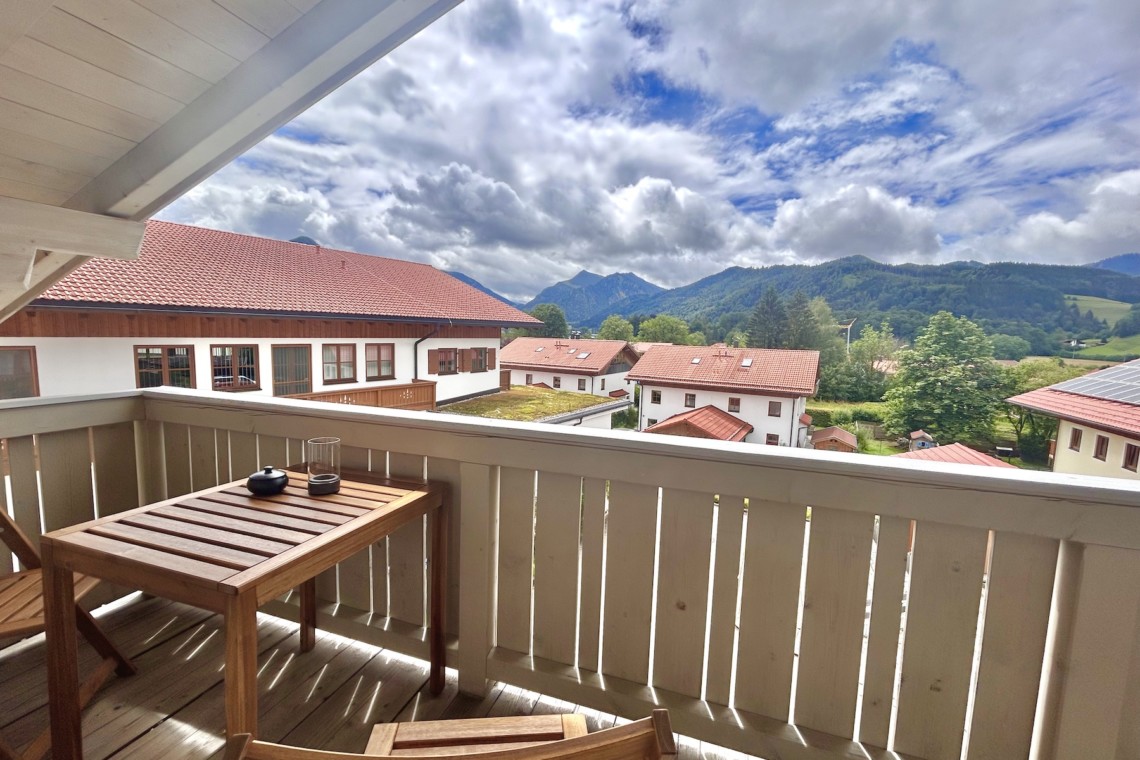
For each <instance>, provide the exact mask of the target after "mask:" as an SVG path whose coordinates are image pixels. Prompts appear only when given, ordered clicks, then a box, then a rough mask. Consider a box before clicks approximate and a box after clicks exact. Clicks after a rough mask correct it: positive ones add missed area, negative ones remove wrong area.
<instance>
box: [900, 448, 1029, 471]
mask: <svg viewBox="0 0 1140 760" xmlns="http://www.w3.org/2000/svg"><path fill="white" fill-rule="evenodd" d="M893 456H896V457H900V458H903V459H922V460H925V461H927V462H951V463H954V464H978V465H982V466H983V467H1013V469H1015V470H1016V469H1017V468H1016V467H1014V466H1013V465H1012V464H1010V463H1009V462H1003V461H1002V460H1000V459H998V458H997V457H991V456H990V455H989V454H983V453H982V452H980V451H975V450H974V449H971V448H970V447H969V446H963V445H962V444H960V443H951V444H947V445H946V446H934V447H932V448H929V449H917V450H916V451H904V452H903V453H901V454H894V455H893Z"/></svg>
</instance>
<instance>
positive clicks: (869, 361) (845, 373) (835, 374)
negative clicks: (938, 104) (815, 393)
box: [819, 322, 896, 401]
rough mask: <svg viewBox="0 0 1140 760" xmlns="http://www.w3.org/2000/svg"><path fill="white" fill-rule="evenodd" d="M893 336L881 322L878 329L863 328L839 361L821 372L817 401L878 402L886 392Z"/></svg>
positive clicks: (893, 343)
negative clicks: (848, 350)
mask: <svg viewBox="0 0 1140 760" xmlns="http://www.w3.org/2000/svg"><path fill="white" fill-rule="evenodd" d="M895 349H896V341H895V336H894V334H893V333H892V332H891V326H890V325H889V324H888V323H886V322H884V323H883V324H882V325H881V326H880V327H879V329H877V330H876V329H875V328H874V327H872V326H871V325H865V326H864V327H863V330H862V332H861V333H860V335H859V338H858V340H856V341H854V342H853V343H852V344H851V351H850V352H849V353H847V354H846V355H845V356H844V357H843V360H842V361H839V362H835V363H834V364H829V365H824V366H823V367H822V368H821V369H820V378H819V395H820V398H825V399H834V400H836V401H879V400H881V399H882V398H883V394H884V393H886V391H887V385H888V381H889V379H890V376H889V375H888V373H887V369H888V367H889V363H890V362H891V361H892V360H893V359H894V355H895Z"/></svg>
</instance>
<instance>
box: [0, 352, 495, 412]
mask: <svg viewBox="0 0 1140 760" xmlns="http://www.w3.org/2000/svg"><path fill="white" fill-rule="evenodd" d="M326 343H337V344H344V343H352V344H355V346H356V377H357V382H354V383H330V384H325V382H324V380H323V376H322V365H321V348H322V346H323V345H325V344H326ZM366 343H393V344H395V362H396V377H395V379H393V380H384V381H372V382H367V381H365V380H364V376H365V375H364V371H365V367H364V359H365V353H364V345H365V344H366ZM224 344H238V345H251V344H252V345H256V346H257V348H258V358H257V360H258V372H259V374H260V378H259V379H260V385H261V387H260V389H259V390H255V391H245V392H246V393H250V394H252V395H255V396H272V395H273V374H272V371H273V356H272V351H271V348H272V346H274V345H279V346H286V345H288V346H297V345H308V346H310V356H311V361H312V370H311V376H312V380H313V392H314V393H316V392H320V391H327V390H349V389H352V388H361V387H377V386H383V385H394V384H398V383H409V382H411V381H412V372H413V369H414V368H413V362H412V358H413V356H414V355H415V353H416V351H415V350H414V345H415V339H414V338H383V339H381V338H369V339H351V340H346V339H316V340H314V339H312V338H308V339H298V338H260V339H249V338H240V337H234V338H0V346H35V349H36V367H37V374H38V378H39V387H40V395H41V396H59V395H72V394H81V393H103V392H108V391H119V390H128V389H131V388H134V387H135V384H136V380H135V347H136V346H160V345H161V346H185V345H192V346H194V382H195V386H196V387H197V388H199V389H201V390H210V387H211V384H212V375H211V372H210V346H212V345H224ZM498 347H499V341H498V339H497V338H429V339H428V340H425V341H424V342H423V343H421V344H420V347H419V351H418V353H419V355H420V366H419V379H421V380H434V381H436V383H437V385H436V401H446V400H448V399H452V398H456V397H459V396H467V395H471V394H474V393H481V392H487V391H493V390H495V389H496V388H498V386H499V372H498V369H494V370H488V371H487V372H461V373H459V374H457V375H443V376H440V375H429V374H428V373H427V369H428V367H427V351H428V349H429V348H488V349H490V348H494V349H498Z"/></svg>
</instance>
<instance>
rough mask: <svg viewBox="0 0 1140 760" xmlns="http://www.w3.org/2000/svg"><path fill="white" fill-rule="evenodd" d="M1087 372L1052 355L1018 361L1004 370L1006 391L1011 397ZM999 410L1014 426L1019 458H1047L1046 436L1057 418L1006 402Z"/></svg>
mask: <svg viewBox="0 0 1140 760" xmlns="http://www.w3.org/2000/svg"><path fill="white" fill-rule="evenodd" d="M1088 371H1089V369H1088V367H1074V366H1070V365H1067V364H1065V362H1064V360H1062V359H1060V358H1052V359H1034V360H1031V361H1025V362H1018V364H1017V365H1015V366H1013V367H1010V368H1009V369H1007V370H1006V371H1005V373H1006V379H1007V384H1008V393H1009V395H1011V396H1013V395H1018V394H1021V393H1028V392H1029V391H1035V390H1037V389H1038V388H1044V387H1046V386H1048V385H1054V384H1056V383H1062V382H1064V381H1066V380H1072V379H1073V378H1074V377H1080V376H1081V375H1083V374H1085V373H1087V372H1088ZM1002 411H1004V412H1005V416H1006V419H1008V420H1009V424H1010V425H1011V426H1012V427H1013V434H1014V437H1015V438H1016V440H1017V448H1018V449H1019V450H1020V452H1021V458H1022V459H1024V460H1026V461H1029V462H1045V461H1047V460H1048V458H1049V439H1050V438H1052V437H1053V436H1054V435H1056V434H1057V420H1056V419H1054V418H1053V417H1048V416H1046V415H1043V414H1037V413H1035V412H1031V411H1030V410H1028V409H1026V408H1025V407H1023V406H1017V405H1015V404H1006V405H1005V406H1004V407H1003V410H1002Z"/></svg>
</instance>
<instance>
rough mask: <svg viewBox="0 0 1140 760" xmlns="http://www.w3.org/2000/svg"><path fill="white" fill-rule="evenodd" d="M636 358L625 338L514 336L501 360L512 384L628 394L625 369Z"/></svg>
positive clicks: (612, 395)
mask: <svg viewBox="0 0 1140 760" xmlns="http://www.w3.org/2000/svg"><path fill="white" fill-rule="evenodd" d="M637 358H638V357H637V354H635V353H634V351H633V348H632V347H631V346H630V345H629V344H628V343H626V342H625V341H624V340H583V339H581V338H515V339H514V340H512V341H511V342H510V343H508V344H507V345H505V346H503V349H502V352H501V355H500V357H499V363H500V364H501V365H502V367H503V369H509V370H510V371H511V385H547V386H549V387H551V388H555V389H557V390H562V391H574V392H576V393H592V394H593V395H595V396H609V397H612V398H625V396H628V395H629V394H628V391H626V389H625V377H626V373H627V372H629V370H630V368H631V367H632V366H633V365H634V364H636V363H637ZM615 394H617V395H615Z"/></svg>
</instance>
